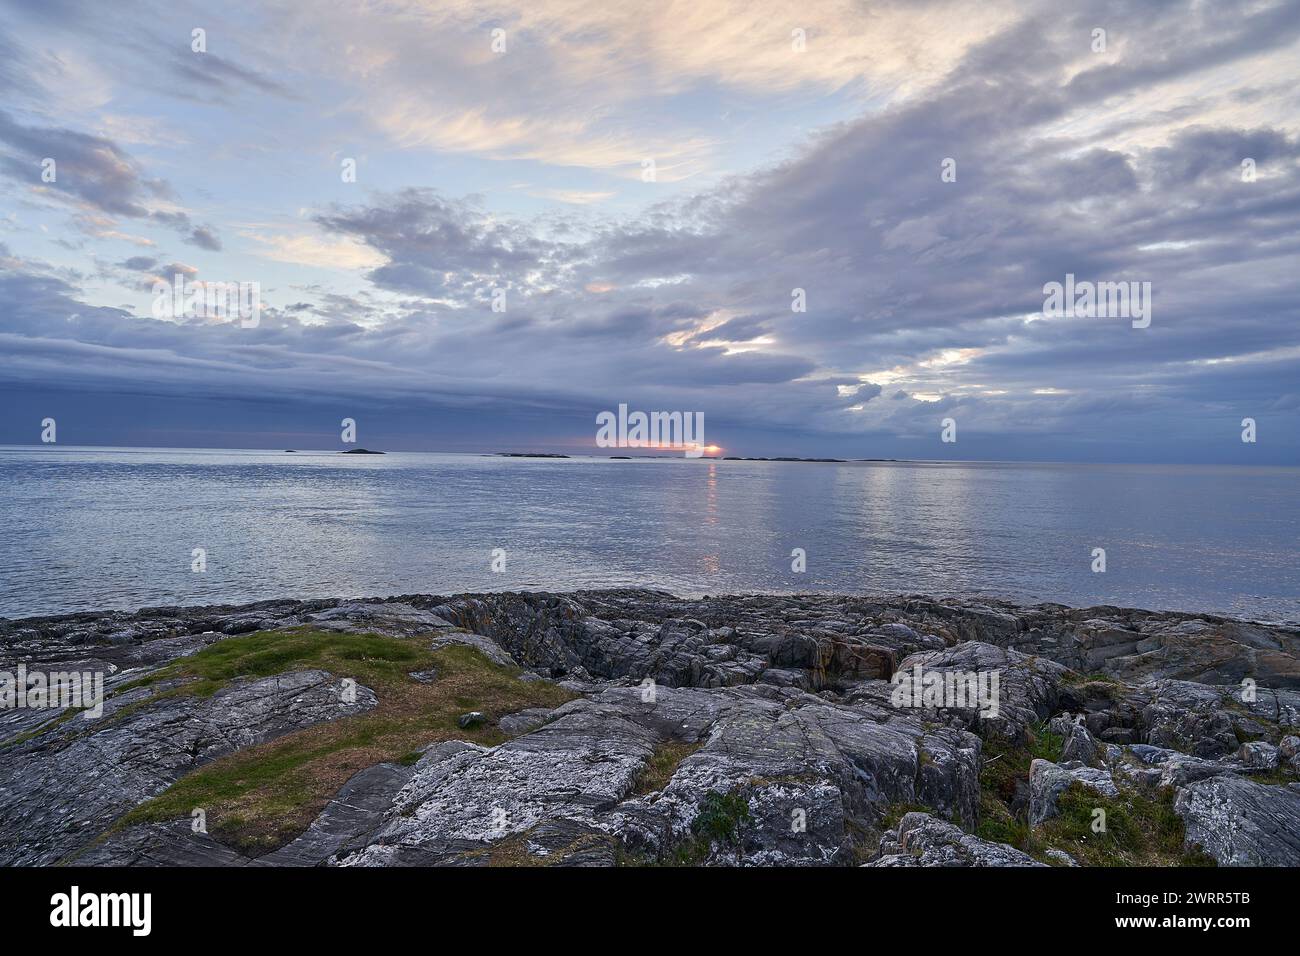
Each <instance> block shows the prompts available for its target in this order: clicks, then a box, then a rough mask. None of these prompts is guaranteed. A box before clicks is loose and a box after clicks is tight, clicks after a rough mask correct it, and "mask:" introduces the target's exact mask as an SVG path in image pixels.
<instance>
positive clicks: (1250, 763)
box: [1237, 740, 1279, 770]
mask: <svg viewBox="0 0 1300 956" xmlns="http://www.w3.org/2000/svg"><path fill="white" fill-rule="evenodd" d="M1278 757H1279V751H1278V748H1277V747H1275V746H1273V745H1272V744H1270V743H1265V742H1264V741H1262V740H1256V741H1251V742H1250V743H1244V744H1242V745H1241V748H1240V749H1239V750H1238V751H1237V759H1238V760H1240V761H1241V765H1242V766H1243V767H1245V768H1246V769H1247V770H1276V769H1277V767H1278Z"/></svg>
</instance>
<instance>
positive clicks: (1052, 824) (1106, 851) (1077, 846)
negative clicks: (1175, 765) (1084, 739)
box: [1033, 783, 1214, 866]
mask: <svg viewBox="0 0 1300 956" xmlns="http://www.w3.org/2000/svg"><path fill="white" fill-rule="evenodd" d="M1056 805H1057V810H1058V811H1059V812H1058V814H1057V816H1055V817H1052V818H1051V819H1050V820H1047V821H1045V822H1044V823H1042V824H1041V825H1040V826H1039V827H1038V829H1037V831H1036V832H1035V833H1034V834H1033V841H1034V843H1035V844H1036V846H1035V849H1037V850H1039V852H1037V853H1035V855H1037V856H1040V857H1041V855H1042V853H1041V851H1042V850H1046V849H1047V848H1048V847H1055V848H1056V849H1060V850H1064V851H1065V852H1066V853H1069V854H1070V855H1071V856H1073V857H1074V858H1075V859H1076V860H1078V861H1079V863H1080V864H1082V865H1083V866H1213V865H1214V861H1213V860H1211V859H1210V858H1209V857H1208V856H1206V855H1205V854H1204V853H1201V852H1200V851H1199V850H1195V849H1194V850H1184V849H1183V836H1184V829H1183V821H1182V820H1181V819H1180V818H1179V816H1178V814H1177V813H1175V812H1174V793H1173V789H1172V788H1164V789H1162V790H1160V791H1157V792H1156V793H1154V794H1151V795H1148V794H1146V793H1144V792H1139V791H1136V790H1121V791H1120V796H1119V798H1110V797H1103V796H1101V795H1100V794H1098V793H1095V792H1094V791H1092V790H1089V789H1088V788H1086V787H1084V786H1082V785H1080V784H1077V783H1075V784H1071V785H1070V787H1069V788H1068V789H1067V790H1066V791H1065V792H1064V793H1062V794H1061V796H1060V797H1059V798H1058V799H1057V804H1056ZM1097 810H1103V811H1105V829H1104V830H1103V831H1102V832H1100V833H1095V832H1093V825H1094V814H1095V811H1097Z"/></svg>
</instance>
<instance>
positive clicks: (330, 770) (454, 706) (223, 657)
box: [115, 631, 573, 854]
mask: <svg viewBox="0 0 1300 956" xmlns="http://www.w3.org/2000/svg"><path fill="white" fill-rule="evenodd" d="M425 640H426V639H407V638H395V637H381V636H376V635H359V634H335V633H320V632H313V631H291V632H262V633H257V634H249V635H241V636H239V637H233V638H229V639H227V640H225V641H221V642H220V643H218V644H214V645H212V646H211V647H208V648H204V649H203V650H202V651H200V652H198V653H197V654H195V655H193V656H192V657H188V658H185V659H183V660H180V661H176V662H175V663H174V664H172V665H169V666H168V667H167V668H164V669H163V671H162V672H160V673H158V674H154V675H150V677H149V678H146V680H148V681H154V680H158V679H163V678H166V677H182V678H186V679H187V683H186V684H184V685H183V686H182V687H180V688H176V689H174V690H169V691H167V692H166V693H169V694H170V693H177V692H187V693H192V694H198V695H210V694H213V693H215V692H216V691H218V690H219V689H220V688H221V687H223V686H225V685H226V684H228V683H229V682H230V681H231V680H233V679H234V678H236V677H269V676H272V675H274V674H278V673H284V672H285V671H289V670H297V669H300V668H303V667H316V668H320V669H322V670H326V671H329V672H330V673H332V674H335V675H337V676H340V677H352V678H354V679H355V680H356V681H357V682H358V683H359V684H363V685H365V686H367V687H370V688H371V689H373V690H374V691H375V693H376V696H377V697H378V701H379V702H378V705H377V706H376V707H375V708H374V709H372V710H370V711H369V712H367V713H364V714H358V715H355V716H351V717H345V718H342V719H340V720H336V721H331V722H329V723H324V724H317V725H315V726H312V727H307V728H304V729H302V730H299V731H295V732H294V733H291V734H288V735H286V736H284V737H280V738H278V739H276V740H273V741H270V742H268V743H265V744H260V745H258V746H256V747H250V748H247V749H244V750H240V751H238V752H236V753H233V754H229V755H228V756H226V757H223V758H221V759H219V760H216V761H214V762H212V763H210V764H208V765H207V766H205V767H202V768H200V769H199V770H196V771H195V772H194V773H192V774H189V775H188V776H186V777H184V778H183V779H181V780H180V781H178V782H177V783H176V784H175V785H173V786H172V787H171V788H170V789H168V790H167V791H166V792H164V793H162V794H160V795H159V796H158V797H156V798H154V799H153V800H150V801H149V802H147V803H144V804H142V805H141V806H139V807H137V808H136V809H135V810H133V811H131V812H130V813H129V814H127V815H126V816H125V817H123V818H122V819H121V820H120V821H119V822H118V824H117V827H115V829H116V828H118V827H123V826H128V825H130V824H133V823H142V822H146V821H165V820H173V819H177V818H180V817H188V816H189V815H190V812H191V811H192V810H193V809H194V808H196V807H201V808H203V809H204V810H205V811H206V812H207V817H208V825H209V832H210V833H211V835H212V836H213V837H214V838H216V839H218V840H220V841H222V842H223V843H226V844H228V845H231V846H233V847H235V848H237V849H239V850H240V851H242V852H245V853H254V854H260V853H265V852H268V851H270V850H273V849H275V848H277V847H280V846H283V845H284V844H285V843H287V842H288V841H289V840H291V839H292V838H293V837H295V836H297V835H298V834H299V833H301V832H302V831H303V830H304V829H306V827H307V826H308V825H309V824H310V823H311V821H312V820H313V819H315V817H316V816H317V815H318V814H319V813H320V811H321V810H322V809H323V808H324V806H325V804H326V803H327V802H328V800H329V798H330V797H331V796H332V795H333V794H334V793H336V792H337V791H338V789H339V788H340V787H341V786H342V785H343V784H344V783H345V782H347V780H348V778H349V777H351V776H352V775H353V774H354V773H356V772H358V771H360V770H363V769H365V768H366V767H370V766H373V765H374V764H377V763H381V762H385V761H397V762H402V763H407V764H410V763H414V762H415V760H417V759H419V753H418V750H419V748H421V747H424V746H426V745H428V744H431V743H437V742H439V741H443V740H471V741H474V742H475V743H479V744H484V745H492V744H497V743H500V742H501V741H502V740H504V739H505V735H504V734H502V733H501V731H500V730H499V729H498V728H497V727H496V726H495V719H496V718H498V717H500V716H503V715H505V714H508V713H512V712H514V711H517V710H522V709H524V708H526V707H555V706H558V705H559V704H561V703H563V702H565V701H567V700H571V699H572V697H573V695H572V694H571V693H569V692H568V691H565V690H564V689H563V688H560V687H557V686H556V685H554V684H551V683H547V682H544V681H522V680H519V679H518V677H517V673H516V672H515V671H513V670H511V669H508V668H504V667H500V666H498V665H496V664H493V663H492V662H491V661H489V660H488V659H487V658H486V657H484V656H483V655H482V654H481V653H480V652H479V651H477V650H475V649H474V648H471V647H466V646H462V645H450V646H447V647H443V648H440V649H438V650H436V651H431V650H429V649H428V647H427V646H426V643H425ZM429 668H436V669H437V675H438V676H437V678H436V679H435V680H434V681H433V682H432V683H427V684H426V683H421V682H419V681H416V680H414V679H412V678H411V677H409V676H408V675H409V672H411V671H424V670H428V669H429ZM467 710H479V711H482V712H483V713H484V714H486V715H487V716H488V718H489V720H488V721H487V722H485V723H484V724H483V725H481V726H479V727H474V728H470V729H468V730H462V729H461V728H460V727H458V726H457V724H456V720H457V718H458V717H459V716H460V715H461V714H463V713H464V712H465V711H467Z"/></svg>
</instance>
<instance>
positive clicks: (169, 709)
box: [0, 670, 376, 866]
mask: <svg viewBox="0 0 1300 956" xmlns="http://www.w3.org/2000/svg"><path fill="white" fill-rule="evenodd" d="M355 690H356V694H355V700H354V701H349V700H348V699H347V697H348V696H350V695H345V689H344V685H343V682H342V681H341V680H340V679H339V678H336V677H334V676H332V675H330V674H327V673H325V672H324V671H319V670H309V671H296V672H293V673H288V674H281V675H279V676H277V677H267V678H264V679H262V680H256V681H240V682H236V683H235V684H233V685H231V686H230V687H227V688H225V689H223V690H221V691H219V692H217V693H216V694H214V695H213V696H212V697H191V696H179V697H167V698H164V699H162V700H159V701H158V702H157V703H155V704H152V705H150V704H148V703H145V704H143V705H141V708H140V709H138V710H134V711H132V712H130V713H128V714H127V715H126V716H124V717H121V718H120V719H114V718H113V716H112V715H108V714H106V715H105V717H103V718H101V720H103V721H104V725H103V726H95V725H96V722H95V721H86V722H85V726H84V727H83V728H82V730H81V732H80V733H78V734H76V735H75V736H71V737H70V738H64V739H58V738H56V739H53V740H51V741H49V742H48V743H47V741H46V740H45V739H44V736H45V735H43V734H38V735H37V736H36V737H34V738H32V739H31V740H29V741H27V742H25V743H23V744H21V745H19V746H18V747H17V748H15V749H14V750H13V751H10V752H6V753H5V755H4V759H3V760H0V865H8V866H12V865H24V864H48V863H54V862H57V861H58V860H59V859H61V858H62V857H63V856H64V855H66V854H68V853H70V852H72V851H73V850H75V849H77V848H78V847H80V846H82V845H83V844H85V843H86V842H88V841H89V840H91V839H93V838H94V837H96V836H98V835H99V834H100V833H102V832H103V831H104V830H106V829H107V828H108V827H109V825H110V824H112V823H113V821H114V820H116V819H117V817H119V816H120V815H121V814H123V813H125V812H126V811H127V810H130V809H131V808H133V807H135V806H138V805H139V804H141V803H143V802H144V801H145V800H148V799H149V798H151V797H154V796H157V795H158V794H159V793H161V792H162V791H163V790H165V789H167V787H169V786H170V785H171V784H172V783H174V782H175V781H176V780H178V779H180V777H181V776H182V775H184V774H185V773H187V772H188V771H190V770H192V769H194V768H196V767H199V766H202V765H203V764H205V763H207V762H209V761H211V760H215V759H216V758H217V757H220V756H223V755H225V754H227V753H231V752H233V751H235V750H238V749H240V748H243V747H251V746H254V745H256V744H259V743H263V742H265V741H267V740H273V739H275V738H276V737H279V736H281V735H283V734H286V733H289V732H290V731H293V730H298V729H300V728H303V727H308V726H311V725H312V724H315V723H319V722H321V721H326V720H335V719H338V718H339V717H343V716H347V715H350V714H357V713H362V712H364V711H366V710H369V709H370V708H372V707H374V706H375V703H376V698H375V695H374V692H373V691H371V690H370V689H369V688H367V687H362V686H357V687H356V688H355Z"/></svg>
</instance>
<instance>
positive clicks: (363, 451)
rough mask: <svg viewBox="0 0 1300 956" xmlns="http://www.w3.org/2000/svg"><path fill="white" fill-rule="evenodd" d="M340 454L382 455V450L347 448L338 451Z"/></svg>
mask: <svg viewBox="0 0 1300 956" xmlns="http://www.w3.org/2000/svg"><path fill="white" fill-rule="evenodd" d="M339 454H340V455H382V454H383V452H382V451H371V450H370V449H369V448H349V449H348V450H347V451H341V452H339Z"/></svg>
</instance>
